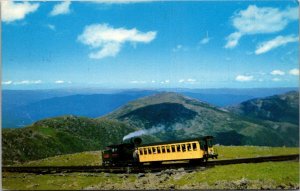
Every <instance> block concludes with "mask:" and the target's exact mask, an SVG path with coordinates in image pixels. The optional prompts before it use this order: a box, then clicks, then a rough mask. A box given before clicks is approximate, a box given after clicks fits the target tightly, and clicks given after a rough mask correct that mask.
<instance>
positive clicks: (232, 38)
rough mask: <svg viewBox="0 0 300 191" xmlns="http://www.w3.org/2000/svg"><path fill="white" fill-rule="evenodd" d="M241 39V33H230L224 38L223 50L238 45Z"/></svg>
mask: <svg viewBox="0 0 300 191" xmlns="http://www.w3.org/2000/svg"><path fill="white" fill-rule="evenodd" d="M241 37H242V33H240V32H234V33H231V34H230V35H229V36H228V37H226V40H227V43H226V45H225V48H234V47H235V46H236V45H238V43H239V40H240V38H241Z"/></svg>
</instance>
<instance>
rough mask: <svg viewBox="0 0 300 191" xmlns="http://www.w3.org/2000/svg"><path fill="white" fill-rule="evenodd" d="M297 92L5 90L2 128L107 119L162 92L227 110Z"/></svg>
mask: <svg viewBox="0 0 300 191" xmlns="http://www.w3.org/2000/svg"><path fill="white" fill-rule="evenodd" d="M295 89H296V88H260V89H184V88H182V89H181V88H177V89H156V90H139V89H129V90H113V89H96V88H95V89H93V88H84V89H54V90H3V91H2V127H4V128H17V127H24V126H26V125H30V124H32V123H34V122H36V121H38V120H41V119H44V118H50V117H57V116H61V115H78V116H85V117H96V116H101V115H106V114H108V113H109V112H112V111H114V110H115V109H117V108H118V107H121V106H122V105H124V104H126V103H127V102H129V101H132V100H135V99H137V98H141V97H144V96H147V95H153V94H156V93H159V92H164V91H172V92H178V93H180V94H183V95H185V96H188V97H192V98H195V99H197V100H202V101H205V102H207V103H210V104H212V105H216V106H219V107H226V106H229V105H236V104H238V103H241V102H243V101H246V100H249V99H253V98H257V97H265V96H266V95H274V94H278V93H283V92H287V91H290V90H295Z"/></svg>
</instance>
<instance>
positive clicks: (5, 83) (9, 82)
mask: <svg viewBox="0 0 300 191" xmlns="http://www.w3.org/2000/svg"><path fill="white" fill-rule="evenodd" d="M2 84H3V85H10V84H12V81H5V82H2Z"/></svg>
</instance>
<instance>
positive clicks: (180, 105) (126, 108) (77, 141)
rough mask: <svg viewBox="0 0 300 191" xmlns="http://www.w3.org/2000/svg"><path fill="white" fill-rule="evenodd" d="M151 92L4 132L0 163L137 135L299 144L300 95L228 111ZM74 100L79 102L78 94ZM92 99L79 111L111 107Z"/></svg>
mask: <svg viewBox="0 0 300 191" xmlns="http://www.w3.org/2000/svg"><path fill="white" fill-rule="evenodd" d="M148 93H149V92H148ZM149 94H150V95H146V96H140V97H139V96H138V97H139V98H137V99H134V96H133V95H132V94H131V95H130V96H131V97H130V96H129V97H127V98H126V99H132V100H131V101H129V102H127V103H125V104H123V105H122V106H121V107H118V108H116V109H115V110H114V111H111V112H109V111H108V110H107V112H108V113H107V114H105V115H102V116H98V117H96V118H93V119H91V118H87V117H77V116H73V115H68V116H60V117H54V118H47V119H43V120H40V121H37V122H34V123H33V124H31V125H29V126H27V127H23V128H15V129H14V128H4V129H3V130H2V156H3V163H4V164H12V163H15V162H23V161H27V160H35V159H40V158H45V157H49V156H54V155H59V154H66V153H74V152H81V151H88V150H100V149H103V148H104V147H105V146H107V145H110V144H118V143H120V142H121V141H122V138H123V137H124V136H126V137H132V136H135V135H141V136H142V138H143V141H144V143H149V142H154V141H166V140H177V139H185V138H192V137H199V136H203V135H213V136H214V137H215V143H217V144H222V145H265V146H299V136H298V135H299V121H298V120H299V118H298V116H299V92H295V91H294V92H288V93H285V94H281V95H276V96H270V97H265V98H258V99H251V100H248V101H245V102H242V103H240V104H237V105H235V106H230V107H218V106H215V105H212V104H210V103H207V102H204V101H199V100H198V99H195V98H191V97H187V96H185V95H183V94H181V93H178V92H177V93H174V92H173V93H172V92H160V93H155V94H152V92H151V93H149ZM84 97H85V96H84ZM62 98H65V96H63V97H62ZM75 98H76V99H75ZM75 98H74V99H75V100H76V102H80V96H75ZM91 98H92V97H91ZM81 99H82V100H84V98H81ZM124 100H125V99H124ZM41 101H42V100H41ZM93 101H94V102H98V101H99V103H95V104H94V105H89V107H88V108H84V109H83V108H78V110H80V109H82V110H81V111H82V112H84V111H85V110H94V109H95V108H96V109H97V107H98V106H99V105H104V106H105V104H107V105H109V102H106V103H104V102H103V100H98V101H97V100H93ZM124 102H125V101H124ZM64 103H65V102H64ZM53 104H54V103H53ZM61 104H62V103H61ZM74 104H75V105H76V103H74ZM119 104H121V103H119ZM69 105H72V102H70V103H69ZM66 107H67V106H66ZM50 108H51V107H50ZM52 108H53V109H54V108H55V106H53V107H52ZM71 108H72V107H71ZM58 109H59V107H57V108H56V110H58Z"/></svg>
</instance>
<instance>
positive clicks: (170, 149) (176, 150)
mask: <svg viewBox="0 0 300 191" xmlns="http://www.w3.org/2000/svg"><path fill="white" fill-rule="evenodd" d="M212 140H213V137H212V136H206V137H203V138H197V139H189V140H182V141H176V142H163V143H155V144H148V145H141V146H139V147H138V148H137V149H138V158H139V162H141V163H148V162H150V163H151V162H164V161H178V160H192V161H196V160H201V161H202V160H207V159H208V158H217V157H218V154H217V153H216V152H215V151H214V148H213V145H212Z"/></svg>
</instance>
